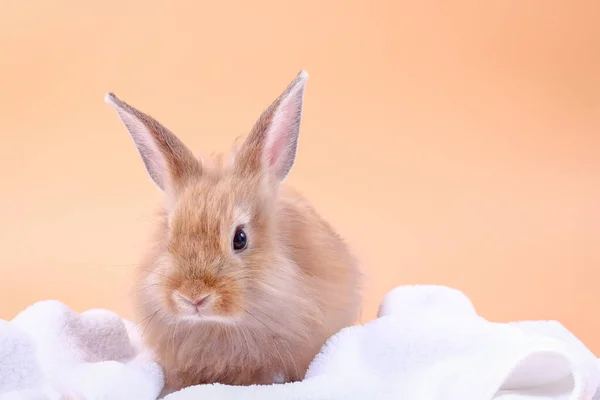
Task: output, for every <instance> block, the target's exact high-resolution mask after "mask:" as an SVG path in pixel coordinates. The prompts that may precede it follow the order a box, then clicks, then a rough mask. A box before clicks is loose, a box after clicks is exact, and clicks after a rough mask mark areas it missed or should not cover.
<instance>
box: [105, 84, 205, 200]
mask: <svg viewBox="0 0 600 400" xmlns="http://www.w3.org/2000/svg"><path fill="white" fill-rule="evenodd" d="M104 100H105V101H106V102H107V103H108V104H110V105H111V106H113V108H114V109H115V110H116V111H117V114H118V115H119V118H120V119H121V121H122V122H123V124H124V125H125V127H126V128H127V131H128V132H129V135H130V136H131V138H132V139H133V142H134V143H135V146H136V147H137V150H138V152H139V154H140V157H141V158H142V161H143V162H144V166H145V167H146V171H147V172H148V175H150V177H151V178H152V180H153V181H154V183H155V184H156V185H157V186H158V187H159V188H160V189H161V190H162V191H164V192H170V191H177V190H178V189H180V188H181V187H182V185H184V184H185V183H186V181H187V180H189V179H190V178H193V177H198V176H200V174H201V173H202V168H201V164H200V162H199V161H198V160H196V158H195V157H194V155H193V154H192V152H191V151H190V150H189V149H188V148H187V147H186V146H185V145H184V144H183V143H182V142H181V140H179V139H178V138H177V136H175V135H174V134H173V133H171V131H169V130H168V129H167V128H165V127H164V126H162V125H161V124H160V123H159V122H158V121H156V120H155V119H154V118H152V117H150V116H149V115H147V114H144V113H143V112H141V111H139V110H138V109H136V108H134V107H132V106H130V105H129V104H127V103H125V102H124V101H122V100H120V99H119V98H117V96H115V95H114V94H113V93H108V94H107V95H106V97H105V98H104Z"/></svg>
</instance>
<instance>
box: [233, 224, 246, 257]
mask: <svg viewBox="0 0 600 400" xmlns="http://www.w3.org/2000/svg"><path fill="white" fill-rule="evenodd" d="M232 245H233V249H234V250H236V251H239V250H244V249H245V248H246V246H247V245H248V237H247V236H246V232H244V230H243V229H242V227H241V226H238V227H237V228H236V229H235V233H234V234H233V243H232Z"/></svg>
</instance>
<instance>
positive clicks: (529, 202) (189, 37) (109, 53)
mask: <svg viewBox="0 0 600 400" xmlns="http://www.w3.org/2000/svg"><path fill="white" fill-rule="evenodd" d="M168 3H169V5H168ZM599 20H600V2H598V1H597V0H590V1H579V0H571V1H568V0H562V1H561V0H556V1H522V0H503V1H479V0H472V1H466V0H456V1H446V2H444V1H429V0H428V1H423V0H420V1H391V0H390V1H373V0H344V1H342V0H337V1H320V0H305V1H302V2H291V1H279V0H259V1H243V0H237V1H223V2H214V1H211V2H208V1H176V2H172V3H171V2H158V1H150V2H149V1H142V0H134V1H122V0H104V1H102V2H83V1H64V0H54V1H41V0H38V1H2V2H0V50H1V54H0V117H1V118H0V132H1V134H2V141H1V145H0V184H1V187H2V189H1V190H2V192H1V193H2V195H1V196H0V222H1V226H0V243H1V245H0V246H1V251H0V298H1V301H0V317H1V318H10V317H12V316H13V315H15V313H17V312H18V311H19V310H20V309H22V308H23V307H25V306H27V305H28V304H30V303H32V302H34V301H36V300H41V299H48V298H56V299H59V300H62V301H64V302H66V303H67V304H69V305H70V306H72V307H73V308H75V309H76V310H84V309H86V308H90V307H105V308H109V309H113V310H115V311H118V312H120V313H122V314H123V315H125V316H131V309H130V284H131V271H132V266H133V264H135V263H136V262H137V261H138V260H139V258H140V255H141V253H142V250H143V248H144V244H145V239H146V238H147V237H148V230H149V228H150V226H151V224H152V220H151V218H152V214H153V212H154V209H155V207H156V205H157V204H158V203H159V200H160V193H159V192H158V190H157V189H156V188H155V187H154V185H153V184H152V183H151V181H150V180H149V178H148V177H147V176H146V174H145V171H144V169H143V166H142V163H141V162H140V160H139V158H138V155H137V154H136V152H135V149H134V147H133V144H132V142H131V140H130V139H129V137H128V136H127V133H126V131H125V129H124V128H123V127H122V126H121V124H120V123H119V121H118V119H117V117H116V115H115V114H114V112H113V111H112V110H111V109H110V107H109V106H108V105H106V104H105V103H104V102H103V96H104V93H105V92H106V91H109V90H110V91H115V92H116V93H117V95H119V96H120V97H122V98H123V99H125V100H126V101H128V102H131V103H132V104H134V105H136V106H138V107H139V108H141V109H143V110H145V111H147V112H149V113H150V114H152V115H154V116H156V117H157V118H158V119H160V120H161V121H162V122H163V123H165V124H166V125H167V126H169V127H170V128H171V129H172V130H174V131H175V132H176V133H177V134H178V135H180V137H182V139H183V140H184V141H185V142H187V143H188V144H189V145H190V146H191V147H192V148H194V149H197V150H203V151H213V150H224V149H226V148H227V146H229V144H230V142H231V141H232V140H233V139H234V138H235V137H237V136H238V135H240V134H245V133H246V132H247V130H248V129H249V128H250V126H251V125H252V123H253V122H254V120H255V119H256V118H257V117H258V115H259V113H260V112H261V111H262V110H263V109H264V108H265V107H266V106H267V105H268V104H269V103H270V101H272V100H273V99H274V98H275V96H277V95H278V94H279V92H280V91H281V90H282V89H283V88H284V87H285V85H286V84H287V83H288V82H289V80H291V79H292V78H293V77H294V76H295V74H296V73H297V72H298V71H299V70H300V69H301V68H303V69H306V70H307V71H308V72H309V73H310V76H311V77H310V79H309V83H308V89H307V94H306V108H305V119H304V126H303V130H302V138H301V143H300V150H299V158H298V160H297V164H296V167H295V169H294V171H293V173H292V175H291V177H290V182H291V183H292V184H294V185H296V186H297V187H299V188H300V189H301V190H302V191H303V192H304V193H305V194H306V195H307V196H308V197H309V198H310V199H311V200H312V201H313V202H314V204H315V205H316V207H317V208H318V209H319V210H320V211H321V212H322V213H323V214H324V215H325V216H326V217H328V218H329V219H330V220H331V222H332V223H333V224H334V225H335V226H336V227H337V228H338V229H339V231H340V232H342V233H343V235H344V236H345V237H346V238H347V239H348V240H349V241H350V243H351V244H352V245H353V247H354V249H355V251H356V252H357V254H358V255H359V256H360V258H361V260H362V261H363V267H364V271H365V273H366V275H367V278H368V282H367V287H366V290H365V309H364V314H363V319H365V320H367V319H370V318H372V317H374V315H375V313H376V309H377V306H378V304H379V301H380V300H381V298H382V296H383V295H384V294H385V293H386V292H387V291H388V290H389V289H391V288H392V287H394V286H396V285H401V284H414V283H435V284H445V285H450V286H454V287H457V288H459V289H461V290H464V291H465V292H466V293H467V294H468V295H469V296H470V297H471V298H472V300H473V301H474V303H475V305H476V306H477V308H478V310H479V311H480V312H481V313H482V314H483V315H484V316H485V317H487V318H490V319H494V320H501V321H505V320H510V319H525V318H534V319H542V318H552V319H558V320H560V321H561V322H563V323H564V324H565V325H566V326H567V327H568V328H570V329H571V330H572V331H574V332H575V333H576V334H577V335H578V336H579V337H580V338H582V339H583V340H584V341H585V342H586V343H587V344H588V345H589V346H590V347H591V348H592V350H594V351H595V352H596V353H599V354H600V311H599V307H600V284H599V280H600V211H599V210H600V130H599V129H600V24H599V23H598V21H599Z"/></svg>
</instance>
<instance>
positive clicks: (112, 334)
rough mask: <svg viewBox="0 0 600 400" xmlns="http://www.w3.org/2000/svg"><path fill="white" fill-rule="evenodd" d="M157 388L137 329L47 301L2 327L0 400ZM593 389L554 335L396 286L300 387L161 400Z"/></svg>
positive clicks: (408, 397) (443, 291)
mask: <svg viewBox="0 0 600 400" xmlns="http://www.w3.org/2000/svg"><path fill="white" fill-rule="evenodd" d="M163 383H164V381H163V375H162V371H161V370H160V368H159V366H158V365H157V364H156V363H155V362H154V361H153V360H152V358H151V355H150V354H149V352H147V351H146V350H145V349H144V348H143V346H142V345H141V341H140V333H139V331H138V330H137V328H136V327H135V325H133V324H132V323H130V322H129V321H126V320H123V319H121V318H120V317H119V316H118V315H116V314H114V313H112V312H110V311H106V310H89V311H87V312H84V313H82V314H77V313H75V312H73V311H71V310H70V309H69V308H68V307H67V306H65V305H64V304H62V303H60V302H57V301H44V302H40V303H36V304H34V305H32V306H31V307H29V308H27V309H26V310H24V311H23V312H21V313H20V314H19V315H18V316H17V317H15V318H14V319H13V320H12V321H10V322H6V321H1V320H0V400H12V399H15V400H16V399H27V400H55V399H56V400H59V399H66V398H69V399H85V400H101V399H107V400H108V399H110V400H120V399H123V400H125V399H127V400H130V399H135V400H154V399H156V398H157V397H158V396H159V393H160V392H161V390H162V388H163ZM599 385H600V363H599V362H598V359H597V358H596V357H595V356H594V355H593V354H592V353H591V352H590V351H589V350H588V349H587V348H586V347H585V345H583V344H582V343H581V342H580V341H579V340H578V339H577V338H576V337H575V336H574V335H573V334H571V333H570V332H569V331H568V330H567V329H565V328H564V327H563V326H562V325H561V324H560V323H558V322H555V321H523V322H514V323H507V324H504V323H494V322H489V321H487V320H485V319H483V318H482V317H480V316H478V315H477V313H476V311H475V308H474V307H473V305H472V304H471V302H470V301H469V299H468V298H467V297H466V296H465V295H464V294H463V293H461V292H460V291H457V290H454V289H450V288H447V287H441V286H401V287H398V288H396V289H394V290H392V291H391V292H390V293H388V295H387V296H386V297H385V299H384V301H383V302H382V304H381V307H380V311H379V316H378V318H377V319H376V320H374V321H372V322H369V323H367V324H365V325H359V326H353V327H349V328H346V329H343V330H341V331H340V332H338V333H337V334H336V335H334V336H333V337H331V338H330V339H329V341H328V342H327V343H326V344H325V345H324V346H323V348H322V350H321V352H320V353H319V354H318V355H317V357H316V358H315V359H314V360H313V362H312V364H311V365H310V367H309V369H308V372H307V374H306V378H305V379H304V380H303V381H302V382H294V383H288V384H282V385H265V386H259V385H256V386H247V387H242V386H227V385H219V384H215V385H198V386H193V387H189V388H186V389H183V390H180V391H178V392H175V393H172V394H169V395H167V396H166V397H165V400H197V399H202V400H210V399H215V400H216V399H219V400H221V399H239V398H243V399H248V400H252V399H261V400H264V399H289V400H308V399H311V400H320V399H323V400H325V399H328V400H329V399H332V400H333V399H403V400H487V399H490V400H491V399H497V400H534V399H535V400H550V399H555V400H592V399H595V398H594V396H595V395H596V398H597V399H598V400H600V391H598V387H599ZM597 392H598V393H597Z"/></svg>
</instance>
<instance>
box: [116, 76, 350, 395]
mask: <svg viewBox="0 0 600 400" xmlns="http://www.w3.org/2000/svg"><path fill="white" fill-rule="evenodd" d="M306 78H307V75H306V74H305V73H304V72H302V73H300V74H299V75H298V77H297V78H296V79H295V80H294V81H293V82H292V83H291V84H290V85H289V86H288V88H287V89H286V90H285V91H284V93H283V94H282V95H281V96H280V97H279V98H278V99H277V100H276V101H275V102H274V103H273V104H272V105H271V106H270V107H269V108H268V109H267V110H266V111H265V112H264V113H263V115H262V116H261V117H260V118H259V120H258V121H257V123H256V125H255V126H254V128H253V129H252V131H251V132H250V134H249V135H248V137H247V138H246V140H245V141H244V142H243V143H242V144H241V146H239V148H238V149H237V150H235V151H234V152H233V153H232V154H231V156H230V157H229V159H224V158H223V157H220V156H219V157H217V158H216V159H214V160H211V161H209V160H198V159H196V158H195V157H193V156H192V153H191V152H190V151H189V150H188V149H187V148H186V147H185V146H184V145H183V143H181V142H180V141H179V140H178V139H177V138H176V137H175V136H174V135H173V134H172V133H171V132H169V131H168V130H167V129H166V128H165V127H163V126H162V125H160V124H159V123H158V122H156V121H155V120H154V119H152V118H151V117H149V116H147V115H145V114H143V113H141V112H140V111H138V110H136V109H134V108H133V107H131V106H129V105H127V104H126V103H124V102H122V101H121V100H119V99H117V98H116V97H115V96H114V95H112V94H111V95H109V96H108V97H107V101H108V102H109V103H111V104H112V105H113V106H114V107H115V109H116V110H117V112H118V113H119V116H120V117H121V119H122V120H123V122H124V123H125V125H126V126H127V128H128V130H129V132H130V133H131V135H132V137H133V139H134V142H135V143H136V145H137V147H138V150H139V152H140V154H141V156H142V158H143V160H144V164H145V165H146V168H147V170H148V172H149V174H150V176H151V177H152V179H153V180H154V181H155V182H156V184H157V186H159V187H160V188H161V189H163V190H164V191H165V194H166V201H165V205H164V207H162V209H161V211H160V213H159V218H160V223H159V224H158V227H157V232H156V236H155V238H154V242H153V243H152V246H151V247H150V250H149V251H148V253H147V255H146V257H145V259H144V260H143V262H142V264H141V266H140V267H139V269H138V278H137V289H136V296H135V306H136V310H137V313H138V315H139V318H140V326H141V327H142V329H144V333H143V337H144V340H145V343H146V345H147V346H148V347H149V348H151V349H152V350H153V351H154V352H155V354H156V357H157V359H158V361H159V363H160V364H161V365H162V367H163V369H164V371H165V376H166V382H167V383H166V385H167V388H169V389H170V390H176V389H179V388H183V387H186V386H190V385H194V384H202V383H214V382H219V383H224V384H234V385H235V384H237V385H249V384H270V383H281V382H289V381H296V380H301V379H302V378H303V377H304V374H305V371H306V369H307V368H308V365H309V363H310V362H311V360H312V359H313V358H314V356H315V355H316V354H317V352H318V351H319V350H320V348H321V346H322V345H323V344H324V342H325V341H326V340H327V339H328V338H329V337H330V336H331V335H332V334H334V333H335V332H337V331H339V330H340V329H342V328H344V327H346V326H348V325H351V324H353V323H354V322H356V319H357V317H358V313H359V308H360V296H359V286H360V285H359V284H360V274H359V272H358V268H357V263H356V261H355V259H354V258H353V256H352V255H351V253H350V251H349V249H348V247H347V245H346V244H345V243H344V241H343V240H342V239H341V238H340V236H339V235H338V234H337V233H336V232H335V231H334V229H333V228H332V227H331V226H330V225H329V224H328V223H327V222H326V221H325V220H323V219H322V218H321V217H320V216H319V215H318V214H317V212H316V211H315V210H314V209H313V208H312V207H311V206H310V204H309V203H308V202H307V201H306V200H305V199H304V198H303V197H302V196H301V195H300V194H298V193H297V192H295V191H293V190H292V189H290V188H288V187H287V186H286V185H285V184H283V181H284V180H285V178H286V176H287V174H288V172H289V170H290V169H291V167H292V165H293V162H294V158H295V154H296V148H297V141H298V134H299V126H300V119H301V114H302V101H303V94H304V86H305V81H306ZM240 226H241V227H243V229H244V231H245V232H246V234H247V238H248V246H247V248H246V249H245V250H243V251H239V252H236V251H233V250H232V244H231V243H232V237H233V235H234V232H235V230H236V227H240ZM206 296H208V297H206ZM186 299H187V300H186ZM198 299H204V300H203V301H202V304H201V306H198V308H199V309H200V310H201V311H200V313H199V314H198V313H196V311H195V306H193V305H191V304H190V300H192V301H195V300H198Z"/></svg>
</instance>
